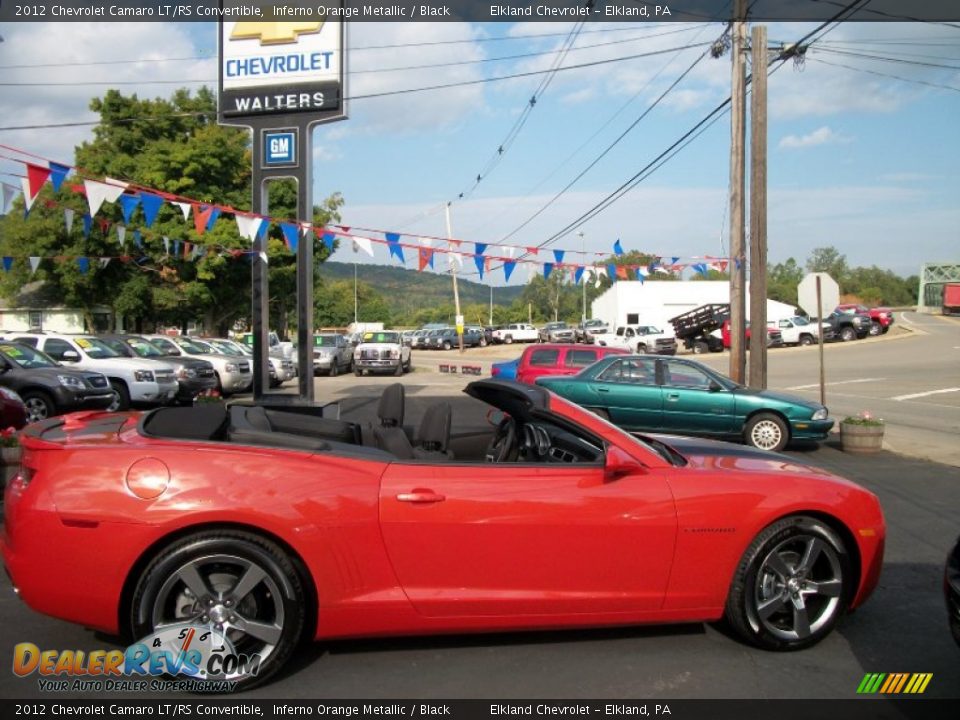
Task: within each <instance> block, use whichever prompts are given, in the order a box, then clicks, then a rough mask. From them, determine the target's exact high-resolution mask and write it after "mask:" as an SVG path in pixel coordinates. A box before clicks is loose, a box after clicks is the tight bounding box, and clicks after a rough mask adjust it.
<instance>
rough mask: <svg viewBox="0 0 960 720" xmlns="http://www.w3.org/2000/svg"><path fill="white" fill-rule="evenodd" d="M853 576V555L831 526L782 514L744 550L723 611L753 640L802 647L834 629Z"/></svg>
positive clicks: (774, 647) (766, 644)
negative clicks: (851, 557) (786, 516)
mask: <svg viewBox="0 0 960 720" xmlns="http://www.w3.org/2000/svg"><path fill="white" fill-rule="evenodd" d="M853 582H855V580H854V578H853V576H852V571H851V563H850V558H849V555H848V553H847V550H846V548H845V546H844V543H843V541H842V540H841V539H840V537H839V536H838V535H837V534H836V532H834V530H833V529H832V528H830V527H829V526H828V525H827V524H826V523H824V522H822V521H821V520H818V519H816V518H811V517H805V516H797V517H789V518H784V519H783V520H780V521H778V522H775V523H774V524H772V525H770V526H769V527H767V528H766V529H765V530H763V531H762V532H761V533H760V534H759V535H758V536H757V537H756V539H755V540H754V541H753V543H751V544H750V547H749V548H747V551H746V552H745V553H744V555H743V558H742V559H741V561H740V565H739V566H738V567H737V572H736V575H735V576H734V579H733V585H732V586H731V588H730V593H729V595H728V597H727V606H726V613H725V617H726V619H727V621H728V622H729V623H730V625H731V627H732V628H733V629H734V630H735V631H736V632H737V633H738V634H739V635H740V636H741V637H742V638H743V639H744V640H746V641H747V642H749V643H751V644H753V645H757V646H758V647H761V648H765V649H768V650H799V649H801V648H805V647H809V646H811V645H814V644H816V643H817V642H819V641H820V640H822V639H823V638H824V637H826V636H827V635H828V634H829V633H830V631H831V630H832V629H833V626H834V625H835V624H836V622H837V619H838V618H839V617H840V615H841V614H842V613H843V611H844V610H845V609H846V606H847V601H848V596H849V593H848V585H852V583H853Z"/></svg>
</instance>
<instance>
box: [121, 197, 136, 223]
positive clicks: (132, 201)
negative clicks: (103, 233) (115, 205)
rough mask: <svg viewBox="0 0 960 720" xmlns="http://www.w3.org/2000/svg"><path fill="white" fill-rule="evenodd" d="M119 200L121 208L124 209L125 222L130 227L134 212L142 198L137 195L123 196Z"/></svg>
mask: <svg viewBox="0 0 960 720" xmlns="http://www.w3.org/2000/svg"><path fill="white" fill-rule="evenodd" d="M119 199H120V207H121V208H123V222H124V223H125V224H127V225H129V224H130V220H131V218H133V211H134V210H136V209H137V205H139V204H140V198H139V197H138V196H136V195H121V196H120V198H119Z"/></svg>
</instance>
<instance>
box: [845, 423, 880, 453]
mask: <svg viewBox="0 0 960 720" xmlns="http://www.w3.org/2000/svg"><path fill="white" fill-rule="evenodd" d="M883 429H884V428H883V425H857V424H855V423H840V445H841V447H843V450H844V452H853V453H873V452H880V450H882V449H883Z"/></svg>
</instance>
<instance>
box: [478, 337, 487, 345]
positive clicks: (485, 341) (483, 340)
mask: <svg viewBox="0 0 960 720" xmlns="http://www.w3.org/2000/svg"><path fill="white" fill-rule="evenodd" d="M486 346H487V339H486V338H481V339H480V347H486Z"/></svg>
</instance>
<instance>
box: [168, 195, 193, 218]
mask: <svg viewBox="0 0 960 720" xmlns="http://www.w3.org/2000/svg"><path fill="white" fill-rule="evenodd" d="M170 202H173V204H174V205H176V206H177V207H178V208H180V211H181V212H182V213H183V219H184V220H189V219H190V203H182V202H174V201H172V200H171V201H170Z"/></svg>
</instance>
